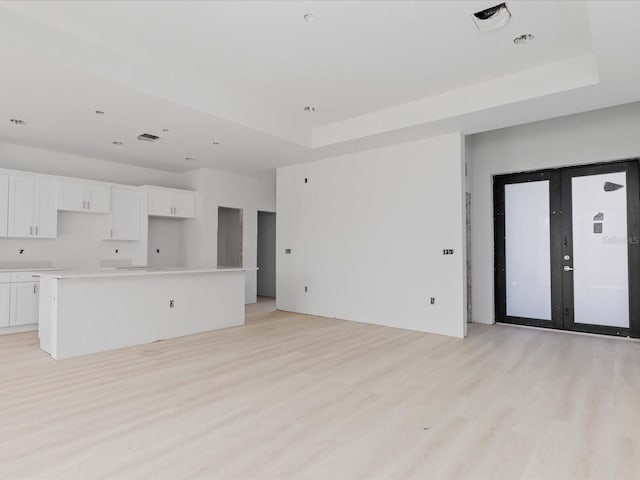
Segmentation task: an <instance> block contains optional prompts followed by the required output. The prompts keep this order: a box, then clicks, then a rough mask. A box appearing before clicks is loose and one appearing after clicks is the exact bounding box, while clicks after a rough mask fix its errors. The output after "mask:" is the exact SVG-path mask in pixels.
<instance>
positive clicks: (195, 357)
mask: <svg viewBox="0 0 640 480" xmlns="http://www.w3.org/2000/svg"><path fill="white" fill-rule="evenodd" d="M270 307H271V304H270V303H269V302H262V303H259V304H258V305H255V306H251V307H249V308H248V313H247V314H248V322H247V326H244V327H238V328H232V329H228V330H224V331H218V332H211V333H206V334H201V335H194V336H191V337H185V338H180V339H175V340H169V341H164V342H158V343H155V344H152V345H146V346H140V347H134V348H128V349H124V350H120V351H115V352H108V353H104V354H97V355H91V356H87V357H82V358H76V359H70V360H63V361H58V362H56V361H54V360H51V359H50V358H49V357H48V356H47V355H46V354H45V353H43V352H41V351H40V350H39V349H38V347H37V337H36V335H35V334H34V333H23V334H16V335H6V336H2V337H0V365H2V367H1V368H0V478H7V479H12V480H13V479H20V478H46V479H65V480H72V479H80V480H89V479H94V478H107V479H152V478H165V479H182V478H193V479H327V480H334V479H346V478H361V479H374V478H380V479H387V478H389V479H392V478H393V479H396V478H415V479H421V480H424V479H428V480H431V479H440V478H443V479H454V478H472V479H509V480H512V479H518V478H528V479H556V478H558V479H582V478H594V479H612V478H620V479H622V478H628V479H638V478H640V441H639V437H640V344H638V343H633V342H626V341H621V340H616V339H610V338H596V337H587V336H576V335H569V334H563V333H553V332H546V331H536V330H530V329H520V328H514V327H509V326H479V325H471V326H470V329H469V337H468V338H467V339H465V340H457V339H453V338H447V337H442V336H438V335H428V334H421V333H416V332H410V331H403V330H395V329H390V328H385V327H377V326H371V325H365V324H359V323H352V322H345V321H339V320H332V319H326V318H315V317H309V316H302V315H295V314H291V313H285V312H272V311H270V310H271V308H270Z"/></svg>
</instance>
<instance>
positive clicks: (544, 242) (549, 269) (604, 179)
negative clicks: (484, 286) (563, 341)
mask: <svg viewBox="0 0 640 480" xmlns="http://www.w3.org/2000/svg"><path fill="white" fill-rule="evenodd" d="M639 171H640V169H639V164H638V160H637V159H634V160H627V161H621V162H612V163H607V164H598V165H587V166H580V167H569V168H563V169H555V170H543V171H537V172H527V173H518V174H511V175H501V176H496V177H495V178H494V185H493V186H494V235H495V237H494V245H495V257H494V258H495V314H496V321H498V322H505V323H516V324H522V325H531V326H538V327H547V328H557V329H565V330H575V331H582V332H590V333H603V334H610V335H622V336H632V337H638V336H640V323H639V322H640V290H639V288H640V245H639V241H640V189H639Z"/></svg>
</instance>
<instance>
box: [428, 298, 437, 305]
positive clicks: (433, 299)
mask: <svg viewBox="0 0 640 480" xmlns="http://www.w3.org/2000/svg"><path fill="white" fill-rule="evenodd" d="M429 303H430V304H431V305H435V304H436V297H431V299H430V300H429Z"/></svg>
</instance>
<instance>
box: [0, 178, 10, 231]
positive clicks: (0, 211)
mask: <svg viewBox="0 0 640 480" xmlns="http://www.w3.org/2000/svg"><path fill="white" fill-rule="evenodd" d="M8 224H9V176H8V175H0V237H6V236H7V225H8Z"/></svg>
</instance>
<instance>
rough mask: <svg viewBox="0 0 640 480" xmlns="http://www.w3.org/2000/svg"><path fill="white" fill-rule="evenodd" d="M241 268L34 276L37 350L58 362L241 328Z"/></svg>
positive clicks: (242, 295)
mask: <svg viewBox="0 0 640 480" xmlns="http://www.w3.org/2000/svg"><path fill="white" fill-rule="evenodd" d="M245 270H246V269H243V268H199V269H168V270H153V269H135V270H110V271H96V272H82V271H79V272H51V273H47V272H40V273H39V274H38V275H39V276H40V309H39V336H40V348H41V349H42V350H44V351H46V352H48V353H49V354H51V356H52V357H53V358H55V359H57V360H58V359H63V358H69V357H75V356H78V355H85V354H89V353H95V352H103V351H106V350H113V349H117V348H123V347H129V346H132V345H140V344H145V343H151V342H155V341H157V340H164V339H168V338H174V337H180V336H183V335H191V334H194V333H200V332H206V331H209V330H216V329H220V328H226V327H233V326H238V325H243V324H244V272H245Z"/></svg>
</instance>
